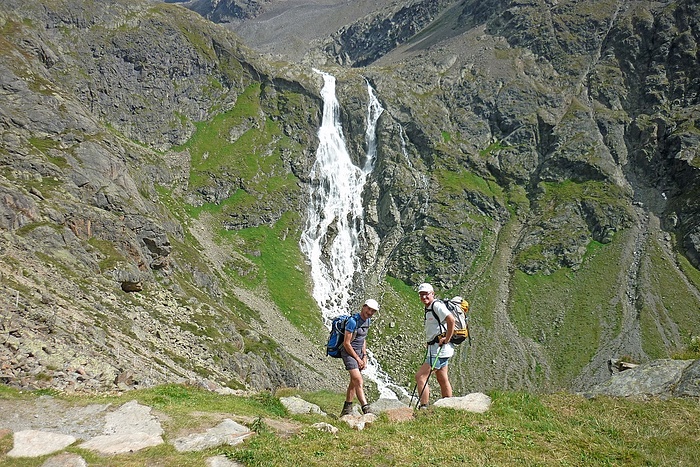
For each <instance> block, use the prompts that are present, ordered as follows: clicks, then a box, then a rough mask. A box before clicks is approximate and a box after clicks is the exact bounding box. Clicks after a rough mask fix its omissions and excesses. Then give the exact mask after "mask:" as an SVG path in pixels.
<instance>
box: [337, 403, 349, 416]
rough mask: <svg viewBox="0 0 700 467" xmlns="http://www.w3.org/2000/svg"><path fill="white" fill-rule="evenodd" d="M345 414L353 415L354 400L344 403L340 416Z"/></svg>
mask: <svg viewBox="0 0 700 467" xmlns="http://www.w3.org/2000/svg"><path fill="white" fill-rule="evenodd" d="M343 415H352V402H345V403H344V404H343V411H342V412H340V416H341V417H342V416H343Z"/></svg>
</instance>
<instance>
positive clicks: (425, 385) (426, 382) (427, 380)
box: [416, 345, 442, 409]
mask: <svg viewBox="0 0 700 467" xmlns="http://www.w3.org/2000/svg"><path fill="white" fill-rule="evenodd" d="M429 350H430V346H428V351H429ZM441 351H442V346H441V345H439V346H438V351H437V353H436V354H435V359H433V365H432V366H431V367H430V373H428V377H427V378H425V384H424V385H423V389H421V391H420V394H418V402H416V409H417V408H418V405H419V404H420V398H421V397H423V392H425V388H427V387H428V382H429V381H430V376H431V375H432V374H433V371H435V365H437V361H438V358H440V352H441ZM416 384H418V383H416Z"/></svg>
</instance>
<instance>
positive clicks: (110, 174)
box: [0, 0, 700, 393]
mask: <svg viewBox="0 0 700 467" xmlns="http://www.w3.org/2000/svg"><path fill="white" fill-rule="evenodd" d="M320 3H324V2H296V3H295V4H294V5H291V4H290V3H289V2H281V1H279V2H278V1H274V0H273V1H267V2H199V1H198V2H188V3H187V5H186V6H188V7H190V8H192V9H194V10H195V11H198V12H199V13H200V14H202V15H203V16H205V17H207V18H211V19H213V20H215V21H221V22H227V24H228V26H229V27H231V26H232V25H233V26H235V27H233V29H234V30H236V29H239V30H240V32H241V34H243V35H244V39H243V40H241V39H240V38H239V36H237V35H236V34H234V33H232V32H231V31H229V30H227V29H226V28H224V27H221V26H217V25H215V24H213V23H211V22H209V21H207V20H205V19H203V18H202V17H200V16H198V15H196V14H195V13H193V12H191V11H189V10H187V9H185V8H182V7H181V6H179V5H173V4H171V3H161V2H134V1H121V0H112V1H108V2H97V1H95V2H72V1H66V2H60V4H56V2H41V1H38V2H31V4H29V5H26V4H25V2H20V1H14V0H9V1H5V2H3V5H2V7H0V27H2V29H3V35H2V45H3V46H2V47H1V48H0V49H1V50H2V52H0V57H2V59H1V60H0V95H1V99H2V101H1V102H0V103H1V105H0V141H1V144H2V146H1V147H0V237H1V239H2V240H1V241H0V274H1V275H2V279H3V280H2V285H1V287H2V290H1V291H0V306H2V309H3V310H6V311H4V314H3V315H2V320H1V321H0V325H1V326H2V328H1V329H0V330H1V331H2V332H1V333H0V343H2V347H1V348H0V368H1V372H0V379H1V380H2V381H3V382H5V383H7V384H13V385H17V386H21V387H26V388H36V387H55V388H57V389H61V390H97V389H113V388H115V387H118V388H121V389H126V388H129V387H138V386H142V385H150V384H156V383H160V382H165V381H173V380H191V381H196V382H197V384H202V385H206V386H212V385H213V386H224V385H228V386H230V387H233V388H255V389H270V390H271V389H275V388H277V387H280V386H303V387H306V388H310V389H316V388H326V387H330V388H334V389H341V390H342V389H343V388H344V385H345V384H347V381H346V377H347V376H346V374H345V372H344V371H343V370H342V368H341V365H339V364H338V362H337V361H330V360H331V359H328V358H325V357H324V356H323V349H322V345H323V339H324V338H325V334H326V332H325V329H324V328H323V326H322V323H321V320H320V318H319V317H318V311H317V310H316V306H315V304H314V303H313V298H312V296H311V291H310V289H311V281H310V278H309V274H308V267H307V265H306V264H305V261H304V258H302V257H301V255H300V254H299V248H298V239H299V235H300V231H301V229H302V228H303V225H304V215H305V212H306V211H305V210H306V207H307V203H308V198H309V192H310V190H311V188H312V187H311V182H310V181H311V177H310V175H309V174H310V171H311V169H312V167H313V162H314V151H315V148H316V146H317V143H318V136H317V130H318V126H319V123H320V119H321V114H320V112H321V108H322V99H321V97H320V95H319V89H320V86H321V79H320V77H319V75H318V74H317V73H315V72H314V71H313V68H319V69H326V70H332V72H333V74H334V75H335V76H336V78H337V81H338V82H337V97H338V99H339V101H340V104H341V114H340V116H339V117H340V120H341V123H342V125H343V130H344V131H343V133H344V136H345V139H346V144H347V146H348V149H349V151H350V153H351V156H352V158H353V160H354V161H355V163H356V164H358V165H360V164H361V163H362V158H363V157H364V151H365V145H366V142H365V133H364V132H365V128H366V124H367V104H368V91H367V85H368V84H370V85H371V87H372V88H373V89H374V91H375V93H376V95H377V96H378V98H379V100H380V101H381V104H382V106H383V108H384V112H383V113H382V116H381V118H380V119H379V121H378V127H377V134H376V138H377V144H378V147H377V160H376V168H375V170H374V171H373V173H371V174H370V176H369V177H368V181H367V184H366V186H365V191H364V193H363V197H364V207H365V213H366V218H365V224H366V231H365V232H363V235H364V237H363V238H364V239H365V241H366V245H363V247H364V248H363V250H362V252H363V255H364V256H363V258H362V261H363V266H364V269H363V270H364V271H366V273H364V274H361V275H358V277H357V279H356V287H355V290H356V294H357V297H358V300H360V298H361V296H363V295H364V294H372V295H373V296H377V297H379V298H381V300H380V302H381V303H382V315H381V316H380V317H379V318H378V319H377V322H376V326H375V325H373V326H374V328H373V333H374V334H373V335H371V336H370V338H371V339H372V340H371V344H370V345H371V346H373V347H372V348H373V349H374V353H375V354H376V355H377V358H378V359H379V361H380V362H381V363H382V364H383V365H384V366H385V368H386V369H387V371H388V372H389V373H390V375H391V376H392V377H393V378H395V379H396V380H397V381H399V383H400V384H404V383H405V381H410V377H411V376H410V375H412V373H413V372H414V371H415V368H414V366H415V365H414V364H415V363H416V362H417V361H418V360H419V359H420V358H421V356H422V355H421V349H422V347H421V345H422V342H421V340H422V336H421V334H420V333H421V329H420V328H421V325H422V319H421V316H420V314H421V313H420V308H419V307H420V305H419V304H418V302H417V300H416V298H415V294H414V293H413V292H412V290H411V288H412V287H414V286H415V285H416V284H418V283H420V282H422V281H424V280H429V281H431V282H432V283H433V284H434V285H435V286H436V287H437V289H438V291H439V293H440V294H441V295H447V294H451V295H462V296H465V297H467V298H468V300H469V301H470V302H471V303H472V329H473V332H474V343H473V346H472V347H468V346H466V345H463V346H462V347H461V348H460V349H459V351H458V353H457V355H456V357H455V358H454V360H453V363H451V368H452V370H451V371H452V372H453V373H452V374H453V379H454V384H455V387H456V389H459V390H460V392H464V393H466V392H473V391H474V390H478V391H485V390H487V389H491V388H503V387H507V388H539V389H548V388H561V387H565V388H574V389H578V390H585V389H587V388H591V387H593V386H595V385H596V384H598V383H600V382H602V381H604V380H606V379H607V378H609V373H608V372H607V362H608V360H609V359H611V358H619V357H621V356H630V357H632V358H633V359H634V360H635V361H640V362H645V361H649V360H652V359H657V358H666V357H669V356H670V355H671V354H672V353H673V352H675V351H676V350H678V349H680V348H682V347H684V346H685V345H687V343H688V342H686V341H687V340H688V339H689V337H690V336H693V335H698V334H700V329H698V327H697V323H698V322H700V320H698V316H697V313H698V309H700V279H698V271H697V269H698V267H700V240H699V239H700V209H699V207H700V206H698V201H697V200H698V196H697V193H698V189H699V178H698V167H700V164H699V163H698V154H697V148H698V138H697V134H698V131H697V126H698V123H697V121H696V120H697V118H696V116H697V114H698V98H697V95H698V88H699V87H700V82H699V81H698V80H699V79H700V78H698V76H699V74H698V73H697V65H698V59H697V56H696V52H695V51H696V49H697V43H696V41H697V37H698V36H699V35H700V32H699V31H700V28H699V27H698V24H697V21H698V18H700V14H698V13H699V12H698V11H697V9H698V6H697V5H695V4H694V3H692V2H673V1H666V2H635V3H633V4H624V5H620V4H619V3H615V2H598V3H597V4H596V8H594V9H592V8H591V6H590V3H589V2H584V1H574V0H570V1H559V2H554V3H553V2H549V1H545V0H538V1H533V2H528V3H527V4H523V3H522V2H517V1H507V0H504V1H499V2H477V1H475V0H467V1H437V0H422V1H421V0H415V1H407V2H398V3H397V2H389V1H386V2H385V1H380V2H349V3H348V2H325V3H328V8H327V9H319V8H318V5H319V4H320ZM341 3H342V4H343V5H344V6H343V5H341ZM302 4H303V5H304V6H305V7H307V8H310V7H313V6H315V7H316V8H315V11H316V12H317V14H321V13H320V12H321V11H323V12H327V14H328V16H327V18H328V19H329V21H330V23H329V24H334V25H338V27H337V28H336V29H335V30H333V31H330V32H328V34H327V35H325V36H319V37H315V38H314V39H315V40H309V41H305V42H304V43H303V44H302V45H303V47H290V41H291V40H292V37H293V36H294V34H296V33H297V32H298V31H299V28H306V29H309V28H308V23H305V22H303V21H301V22H297V20H299V19H301V18H302V17H303V15H300V13H298V12H300V11H306V10H304V9H303V8H302ZM368 4H371V7H370V6H367V5H368ZM293 6H294V8H293ZM297 6H298V7H299V9H297V8H296V7H297ZM224 10H226V12H224ZM339 12H342V13H343V15H338V13H339ZM278 13H280V14H278ZM281 13H284V14H281ZM295 15H296V16H295ZM232 18H235V21H234V22H233V23H230V21H233V19H232ZM273 18H274V20H273ZM314 18H316V17H314ZM331 18H332V21H331ZM339 18H347V21H346V20H341V19H339ZM265 21H271V23H265ZM318 23H319V24H326V23H324V22H322V21H318ZM264 24H268V25H270V24H275V25H277V26H279V29H275V31H280V33H279V34H278V35H272V36H274V37H271V36H269V35H268V36H265V37H266V41H267V42H265V43H259V44H258V43H256V41H255V38H256V37H261V36H260V35H258V33H259V32H260V28H262V27H264ZM270 29H272V28H270ZM321 29H323V28H320V29H319V30H321ZM256 31H257V32H256ZM246 34H248V35H247V36H246ZM244 41H247V43H246V42H244ZM257 46H259V47H260V50H263V51H265V52H272V53H276V54H278V55H277V56H275V59H274V60H272V59H271V56H267V58H265V57H262V56H259V55H257V54H256V52H254V50H253V49H252V48H255V47H257ZM291 49H294V50H293V52H294V54H293V56H294V57H299V56H302V55H303V57H302V58H300V59H299V63H291V62H285V61H284V60H281V59H283V58H284V55H283V54H284V53H286V52H287V51H290V50H291ZM290 53H291V52H290ZM289 57H292V55H290V56H289ZM359 276H362V277H359ZM669 290H673V291H674V293H673V294H671V293H669V292H668V291H669ZM410 300H413V302H410ZM417 309H418V310H419V311H418V316H416V310H417ZM390 323H399V325H398V326H391V325H390ZM407 375H408V376H407ZM462 389H468V391H467V390H462Z"/></svg>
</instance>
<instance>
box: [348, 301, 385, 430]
mask: <svg viewBox="0 0 700 467" xmlns="http://www.w3.org/2000/svg"><path fill="white" fill-rule="evenodd" d="M377 311H379V303H377V301H376V300H374V299H373V298H370V299H368V300H367V301H366V302H365V303H364V305H362V310H360V312H359V313H355V314H354V315H352V316H350V318H348V320H347V321H346V322H345V338H344V340H343V348H342V349H341V351H340V356H341V358H342V359H343V363H344V364H345V369H346V370H348V373H349V374H350V384H348V390H347V392H346V393H345V404H343V411H342V412H341V413H340V416H341V417H342V416H343V415H350V414H352V401H353V399H354V398H355V396H357V400H358V401H359V402H360V406H361V408H362V413H368V412H369V404H368V403H367V399H366V398H365V389H364V380H363V379H362V373H361V371H362V370H364V369H365V367H367V343H366V341H365V338H366V337H367V332H368V331H369V325H370V322H371V321H372V319H371V318H372V316H374V314H375V313H376V312H377Z"/></svg>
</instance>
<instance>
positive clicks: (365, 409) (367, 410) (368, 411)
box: [362, 404, 372, 414]
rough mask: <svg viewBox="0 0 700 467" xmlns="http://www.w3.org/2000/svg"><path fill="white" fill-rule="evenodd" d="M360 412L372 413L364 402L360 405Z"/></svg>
mask: <svg viewBox="0 0 700 467" xmlns="http://www.w3.org/2000/svg"><path fill="white" fill-rule="evenodd" d="M362 413H363V414H367V413H372V411H371V410H370V409H369V404H365V405H363V406H362Z"/></svg>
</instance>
